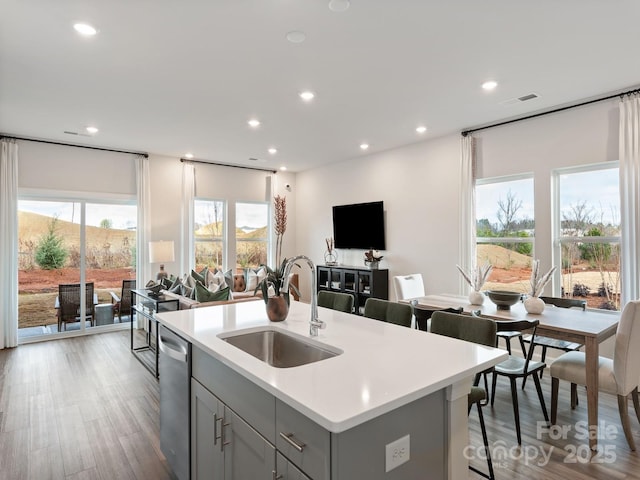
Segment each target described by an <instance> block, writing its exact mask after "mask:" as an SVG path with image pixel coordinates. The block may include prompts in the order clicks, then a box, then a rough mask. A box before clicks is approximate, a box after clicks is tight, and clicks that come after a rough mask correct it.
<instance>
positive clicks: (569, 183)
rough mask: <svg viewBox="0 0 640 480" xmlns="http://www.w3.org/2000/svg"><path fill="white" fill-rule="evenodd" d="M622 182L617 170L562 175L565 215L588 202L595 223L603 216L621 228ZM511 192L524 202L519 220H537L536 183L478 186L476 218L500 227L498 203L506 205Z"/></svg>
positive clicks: (605, 220) (527, 181)
mask: <svg viewBox="0 0 640 480" xmlns="http://www.w3.org/2000/svg"><path fill="white" fill-rule="evenodd" d="M618 182H619V179H618V169H617V168H611V169H606V170H597V171H591V172H581V173H571V174H566V175H560V182H559V183H560V205H561V206H562V208H561V212H562V213H563V214H567V213H568V212H569V211H570V210H569V207H570V206H572V205H577V204H579V203H581V202H584V201H586V202H587V205H588V206H589V207H590V208H591V209H592V210H591V213H592V214H593V216H594V219H596V220H599V219H600V215H601V213H602V215H603V220H604V223H612V224H615V225H617V224H619V223H620V196H619V194H618V192H619V183H618ZM509 190H511V192H512V194H515V199H516V201H522V208H521V209H520V210H519V212H518V215H517V217H518V219H524V218H529V219H533V218H534V209H533V205H534V200H533V179H523V180H516V181H510V182H501V183H491V184H487V185H478V186H477V187H476V218H478V219H481V218H488V219H489V222H491V223H492V224H495V223H497V222H498V216H497V212H498V201H499V200H502V201H503V202H504V201H506V199H507V194H508V192H509Z"/></svg>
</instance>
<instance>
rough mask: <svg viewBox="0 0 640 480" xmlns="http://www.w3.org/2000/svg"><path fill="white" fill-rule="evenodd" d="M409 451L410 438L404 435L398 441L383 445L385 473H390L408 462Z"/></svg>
mask: <svg viewBox="0 0 640 480" xmlns="http://www.w3.org/2000/svg"><path fill="white" fill-rule="evenodd" d="M410 451H411V442H410V436H409V435H405V436H404V437H402V438H399V439H398V440H396V441H394V442H391V443H388V444H387V445H385V472H390V471H391V470H393V469H394V468H396V467H399V466H400V465H402V464H403V463H405V462H408V461H409V453H410Z"/></svg>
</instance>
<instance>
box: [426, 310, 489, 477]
mask: <svg viewBox="0 0 640 480" xmlns="http://www.w3.org/2000/svg"><path fill="white" fill-rule="evenodd" d="M496 330H497V328H496V322H494V321H493V320H491V319H489V318H481V317H472V316H469V315H461V314H459V313H450V312H443V311H435V312H433V315H432V316H431V333H435V334H438V335H446V336H447V337H452V338H458V339H460V340H465V341H467V342H473V343H479V344H480V345H487V346H489V347H495V346H496V344H497V341H498V338H497V337H496ZM478 381H479V376H476V380H475V381H474V386H473V387H471V392H470V394H469V396H468V399H467V414H468V413H470V412H471V408H472V407H473V405H476V407H477V409H478V421H479V423H480V431H481V433H482V441H483V443H484V448H485V452H486V458H487V468H488V470H489V473H488V474H486V473H485V472H482V471H480V470H478V469H477V468H476V467H474V466H472V465H469V469H470V470H472V471H474V472H475V473H477V474H478V475H481V476H483V477H484V478H488V479H491V480H493V479H494V478H495V477H494V473H493V463H492V461H491V452H490V449H489V441H488V439H487V429H486V427H485V423H484V415H483V413H482V406H483V404H484V400H485V399H486V398H487V391H486V390H485V389H484V388H481V387H478V386H476V385H477V383H478Z"/></svg>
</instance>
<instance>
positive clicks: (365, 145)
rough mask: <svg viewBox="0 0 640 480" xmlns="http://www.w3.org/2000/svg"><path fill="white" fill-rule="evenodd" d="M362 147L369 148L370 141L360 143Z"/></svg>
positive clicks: (363, 148)
mask: <svg viewBox="0 0 640 480" xmlns="http://www.w3.org/2000/svg"><path fill="white" fill-rule="evenodd" d="M360 148H361V149H362V150H366V149H367V148H369V144H368V143H361V144H360Z"/></svg>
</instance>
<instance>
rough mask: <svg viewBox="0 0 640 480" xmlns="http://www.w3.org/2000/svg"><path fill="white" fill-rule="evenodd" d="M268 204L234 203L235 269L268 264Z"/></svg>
mask: <svg viewBox="0 0 640 480" xmlns="http://www.w3.org/2000/svg"><path fill="white" fill-rule="evenodd" d="M269 223H270V222H269V204H268V203H263V202H256V203H236V268H238V269H244V268H247V267H253V268H255V267H258V266H259V265H260V264H267V263H268V252H269V226H270V225H269Z"/></svg>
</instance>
